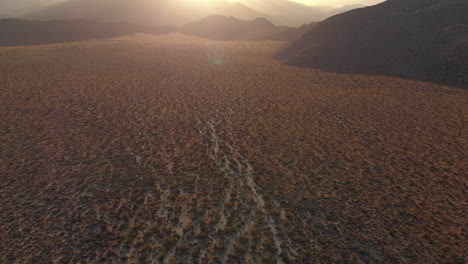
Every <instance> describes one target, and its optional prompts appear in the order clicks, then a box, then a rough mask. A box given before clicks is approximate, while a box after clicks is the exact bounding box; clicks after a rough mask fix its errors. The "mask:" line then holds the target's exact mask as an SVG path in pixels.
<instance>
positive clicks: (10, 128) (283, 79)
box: [0, 35, 468, 263]
mask: <svg viewBox="0 0 468 264" xmlns="http://www.w3.org/2000/svg"><path fill="white" fill-rule="evenodd" d="M283 44H284V43H280V42H266V41H265V42H264V41H262V42H225V43H223V44H222V45H223V46H224V48H223V50H224V60H223V64H218V65H213V64H212V63H211V62H210V60H209V58H207V56H206V49H209V48H210V47H212V46H213V47H216V46H217V45H219V42H214V41H207V40H202V39H198V38H192V37H184V36H180V35H167V36H145V35H137V36H132V37H127V38H118V39H113V40H106V41H86V42H81V43H70V44H56V45H45V46H31V47H15V48H0V95H1V96H0V124H1V125H0V175H1V178H2V181H0V200H1V202H0V219H1V220H0V221H1V223H2V224H1V225H0V237H1V241H2V242H0V262H2V263H49V262H53V261H54V260H57V259H61V261H63V262H71V263H75V262H80V263H99V262H103V260H105V261H106V262H109V263H121V262H131V261H137V262H138V261H139V262H140V263H151V262H159V263H192V262H193V263H224V262H228V263H231V262H230V261H232V263H236V262H239V263H278V262H279V260H281V259H282V260H284V262H285V263H287V261H290V262H291V263H360V262H365V263H445V262H448V263H463V262H464V260H465V259H464V258H465V256H464V254H465V251H466V250H465V244H464V237H465V236H464V234H465V232H466V231H465V230H466V225H465V224H464V222H465V214H464V212H465V211H466V210H463V208H464V204H466V191H465V190H466V180H465V176H464V175H465V173H464V169H465V168H464V164H465V163H466V157H465V156H466V155H465V153H466V149H467V144H466V139H464V137H463V136H464V134H466V133H464V132H465V131H466V117H467V112H466V101H467V99H468V95H467V92H466V90H460V89H454V88H450V87H445V86H438V85H434V84H428V83H423V82H417V81H410V80H402V79H396V78H387V77H382V76H360V75H341V74H334V73H327V72H321V71H317V70H312V69H302V68H295V67H290V66H284V65H281V64H280V63H279V62H277V61H274V60H272V59H270V57H271V54H273V52H274V51H275V50H277V49H278V48H279V47H280V46H282V45H283ZM5 243H6V244H5Z"/></svg>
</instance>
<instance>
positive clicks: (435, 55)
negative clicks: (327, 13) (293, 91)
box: [275, 0, 468, 87]
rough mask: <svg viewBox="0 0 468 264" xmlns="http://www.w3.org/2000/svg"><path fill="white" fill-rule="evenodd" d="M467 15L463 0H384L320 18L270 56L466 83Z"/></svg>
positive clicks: (320, 65)
mask: <svg viewBox="0 0 468 264" xmlns="http://www.w3.org/2000/svg"><path fill="white" fill-rule="evenodd" d="M467 14H468V1H466V0H413V1H407V0H390V1H387V2H384V3H382V4H379V5H376V6H372V7H367V8H363V9H358V10H352V11H349V12H347V13H344V14H341V15H337V16H334V17H331V18H329V19H327V20H325V21H323V22H321V23H320V24H319V25H318V26H317V27H315V28H313V29H312V30H311V31H310V32H309V33H307V34H306V35H305V36H304V37H303V38H301V39H300V40H297V41H294V42H292V43H290V44H289V45H288V46H287V47H285V48H284V49H282V50H281V51H279V52H278V53H277V54H276V55H275V58H277V59H286V60H287V63H288V64H291V65H298V66H304V67H316V68H322V69H326V70H331V71H338V72H349V73H365V74H386V75H393V76H400V77H405V78H411V79H418V80H426V81H431V82H438V83H445V84H452V85H458V86H465V87H466V86H467V83H468V67H467V66H466V65H468V15H467Z"/></svg>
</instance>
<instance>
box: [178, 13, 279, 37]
mask: <svg viewBox="0 0 468 264" xmlns="http://www.w3.org/2000/svg"><path fill="white" fill-rule="evenodd" d="M180 31H181V32H182V33H184V34H187V35H194V36H200V37H204V38H208V39H214V40H247V39H264V38H267V36H269V35H272V34H274V33H277V32H278V31H279V28H278V27H276V26H275V25H273V23H271V22H270V21H268V20H267V19H265V18H256V19H254V20H252V21H244V20H240V19H237V18H234V17H226V16H219V15H213V16H209V17H206V18H204V19H202V20H200V21H196V22H192V23H189V24H186V25H184V26H183V27H182V28H181V29H180Z"/></svg>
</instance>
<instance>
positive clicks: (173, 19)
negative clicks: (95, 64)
mask: <svg viewBox="0 0 468 264" xmlns="http://www.w3.org/2000/svg"><path fill="white" fill-rule="evenodd" d="M357 7H361V6H346V7H342V8H331V7H325V6H321V7H311V6H307V5H302V4H298V3H296V2H291V1H287V0H248V1H247V0H240V2H235V3H232V2H229V1H227V0H204V1H202V2H200V1H194V0H132V1H128V0H99V1H96V0H68V1H64V2H60V3H56V4H54V5H50V6H47V7H42V8H39V9H37V10H35V11H32V12H29V13H28V14H26V15H23V16H22V18H24V19H30V20H51V19H87V20H95V21H100V22H128V23H132V24H137V25H147V26H181V25H183V24H186V23H190V22H193V21H197V20H200V19H203V18H205V17H207V16H210V15H223V16H227V17H235V18H237V19H241V20H253V19H255V18H259V17H263V18H266V19H268V20H270V21H272V22H273V23H274V24H275V25H278V26H281V25H287V26H300V25H302V24H308V23H311V22H315V21H320V20H323V19H325V18H327V17H330V16H332V15H335V14H337V13H340V12H344V11H347V10H349V9H353V8H357Z"/></svg>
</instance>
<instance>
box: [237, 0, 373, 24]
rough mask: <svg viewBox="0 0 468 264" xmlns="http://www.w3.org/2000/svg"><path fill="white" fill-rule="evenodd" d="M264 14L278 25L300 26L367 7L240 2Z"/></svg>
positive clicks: (260, 0)
mask: <svg viewBox="0 0 468 264" xmlns="http://www.w3.org/2000/svg"><path fill="white" fill-rule="evenodd" d="M238 1H239V2H240V3H242V4H244V5H246V6H249V7H250V8H253V9H255V10H258V11H260V12H262V13H265V14H269V15H270V16H271V17H273V20H272V21H274V22H277V24H278V25H288V26H300V25H303V24H308V23H311V22H317V21H322V20H324V19H326V18H328V17H331V16H333V15H336V14H339V13H343V12H346V11H349V10H351V9H356V8H361V7H365V6H364V5H347V6H343V7H339V8H334V7H330V6H308V5H304V4H300V3H297V2H292V1H288V0H238Z"/></svg>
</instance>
